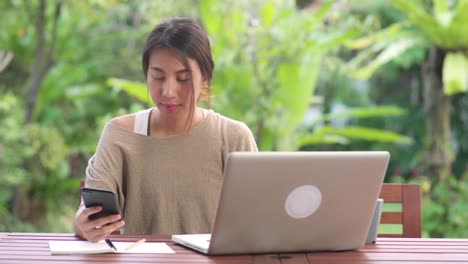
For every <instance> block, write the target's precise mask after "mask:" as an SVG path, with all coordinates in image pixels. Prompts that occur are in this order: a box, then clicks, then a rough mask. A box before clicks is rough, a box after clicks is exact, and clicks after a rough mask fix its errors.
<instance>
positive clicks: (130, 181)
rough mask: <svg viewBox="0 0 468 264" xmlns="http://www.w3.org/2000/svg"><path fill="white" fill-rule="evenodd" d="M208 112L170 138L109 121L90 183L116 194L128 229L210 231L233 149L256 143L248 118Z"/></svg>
mask: <svg viewBox="0 0 468 264" xmlns="http://www.w3.org/2000/svg"><path fill="white" fill-rule="evenodd" d="M206 112H207V115H206V118H205V119H204V120H203V121H202V122H201V123H200V124H198V125H197V126H195V127H193V128H192V129H191V130H190V132H189V133H184V134H180V135H174V136H170V137H166V138H154V137H149V136H144V135H139V134H136V133H133V132H132V131H128V130H126V129H123V128H120V127H118V126H115V125H112V124H110V123H108V124H107V125H106V126H105V128H104V130H103V132H102V135H101V138H100V140H99V144H98V146H97V150H96V154H95V155H94V156H93V157H92V158H91V159H90V160H89V163H88V167H87V169H86V176H87V178H86V186H87V187H94V188H103V189H109V190H112V191H113V192H114V193H116V194H117V196H118V199H119V203H120V207H121V209H122V213H123V218H124V221H125V227H124V230H123V233H125V234H182V233H210V232H211V227H212V224H213V220H214V214H215V210H216V206H217V202H218V197H219V193H220V190H221V184H222V181H223V170H224V165H225V161H226V157H227V155H228V153H230V152H232V151H257V146H256V144H255V141H254V138H253V136H252V133H251V131H250V130H249V128H248V127H247V126H246V125H245V124H244V123H242V122H238V121H234V120H232V119H229V118H226V117H223V116H222V115H220V114H217V113H215V112H213V111H206Z"/></svg>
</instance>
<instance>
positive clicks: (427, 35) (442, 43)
mask: <svg viewBox="0 0 468 264" xmlns="http://www.w3.org/2000/svg"><path fill="white" fill-rule="evenodd" d="M391 3H392V5H393V6H394V7H396V8H397V9H398V10H400V11H401V12H403V13H404V14H406V16H407V21H403V22H398V23H395V24H392V25H390V26H389V27H387V28H385V29H383V30H381V31H378V32H377V33H371V34H369V35H367V36H364V37H362V38H359V39H356V40H353V41H350V42H349V43H347V46H348V47H349V48H351V49H360V50H361V52H360V53H359V55H357V56H356V57H355V58H353V59H352V60H351V61H350V62H349V63H348V75H349V76H351V77H353V78H357V79H362V80H366V79H369V78H370V77H371V76H372V75H373V74H374V72H375V71H376V70H378V69H379V68H381V67H382V66H383V65H385V64H387V63H389V62H391V61H401V58H404V57H406V56H402V55H405V54H407V52H408V51H410V50H414V49H415V48H416V49H419V50H426V49H427V48H428V47H429V46H430V45H431V44H432V43H434V44H435V45H436V46H438V47H440V48H442V49H444V50H447V51H449V52H448V53H447V55H446V58H445V61H444V69H443V84H444V92H445V94H447V95H453V94H455V93H461V92H466V91H468V79H467V77H466V76H467V74H468V66H467V65H468V53H467V48H468V37H467V36H468V28H467V27H466V26H465V25H466V24H468V17H467V16H466V15H463V14H466V13H467V12H468V1H466V0H462V1H457V2H456V5H455V6H454V7H453V8H450V7H449V6H448V5H447V1H446V0H440V1H434V4H433V14H429V13H427V12H426V11H425V10H424V4H423V3H422V2H417V1H405V0H392V1H391ZM364 48H365V49H364ZM453 51H459V52H453ZM421 59H422V58H421ZM415 62H416V63H417V62H418V61H415Z"/></svg>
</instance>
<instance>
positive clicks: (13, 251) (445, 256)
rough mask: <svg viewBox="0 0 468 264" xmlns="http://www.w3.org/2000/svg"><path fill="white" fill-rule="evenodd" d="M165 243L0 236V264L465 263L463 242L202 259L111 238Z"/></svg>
mask: <svg viewBox="0 0 468 264" xmlns="http://www.w3.org/2000/svg"><path fill="white" fill-rule="evenodd" d="M142 237H145V238H146V239H147V240H148V241H153V242H165V243H167V244H168V245H169V247H171V248H172V249H173V250H174V251H175V252H176V254H97V255H51V254H50V252H49V246H48V241H49V240H79V238H78V237H76V236H74V235H73V234H52V233H50V234H49V233H41V234H39V233H0V263H13V264H14V263H38V264H43V263H53V264H54V263H67V264H73V263H226V264H237V263H242V264H243V263H261V264H263V263H266V264H269V263H274V264H279V263H283V264H307V263H314V264H328V263H343V264H344V263H347V264H353V263H356V264H357V263H366V264H370V263H376V264H387V263H406V264H416V263H418V264H421V263H430V264H438V263H468V239H415V238H410V239H408V238H378V239H377V242H376V243H375V244H368V245H365V247H363V248H362V249H358V250H353V251H344V252H314V253H307V254H303V253H296V254H289V253H288V254H286V253H284V254H259V255H237V256H206V255H203V254H199V253H196V252H195V251H193V250H190V249H187V248H185V247H182V246H179V245H177V244H175V243H173V242H172V241H171V239H170V236H126V235H112V236H111V238H112V239H113V240H115V241H137V240H139V239H140V238H142Z"/></svg>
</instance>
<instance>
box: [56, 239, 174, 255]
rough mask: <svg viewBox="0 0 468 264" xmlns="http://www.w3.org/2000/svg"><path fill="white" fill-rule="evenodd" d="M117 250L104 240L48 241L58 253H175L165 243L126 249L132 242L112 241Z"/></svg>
mask: <svg viewBox="0 0 468 264" xmlns="http://www.w3.org/2000/svg"><path fill="white" fill-rule="evenodd" d="M112 243H113V244H114V246H115V247H116V249H117V250H115V249H113V248H112V247H110V246H109V245H108V244H107V243H106V242H105V241H104V240H103V241H99V242H97V243H91V242H89V241H49V248H50V253H51V254H52V255H59V254H98V253H175V252H174V250H172V249H171V248H170V247H169V246H168V245H167V244H166V243H156V242H146V243H143V244H141V245H138V246H137V247H134V248H132V249H129V250H127V249H126V248H127V247H129V246H130V245H132V244H134V242H115V241H114V242H112Z"/></svg>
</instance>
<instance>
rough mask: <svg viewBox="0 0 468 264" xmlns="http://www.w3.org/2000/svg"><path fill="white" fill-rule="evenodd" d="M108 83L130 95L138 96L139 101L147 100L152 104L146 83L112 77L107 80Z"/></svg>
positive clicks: (147, 102) (146, 101)
mask: <svg viewBox="0 0 468 264" xmlns="http://www.w3.org/2000/svg"><path fill="white" fill-rule="evenodd" d="M107 84H108V85H110V86H112V87H114V88H115V89H122V90H124V91H125V92H126V93H128V94H129V95H131V96H133V97H135V98H137V99H138V100H139V101H142V102H145V103H146V104H148V105H152V104H153V101H152V100H151V98H150V95H149V92H148V88H146V85H145V84H144V83H139V82H132V81H128V80H123V79H117V78H110V79H109V80H107Z"/></svg>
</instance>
